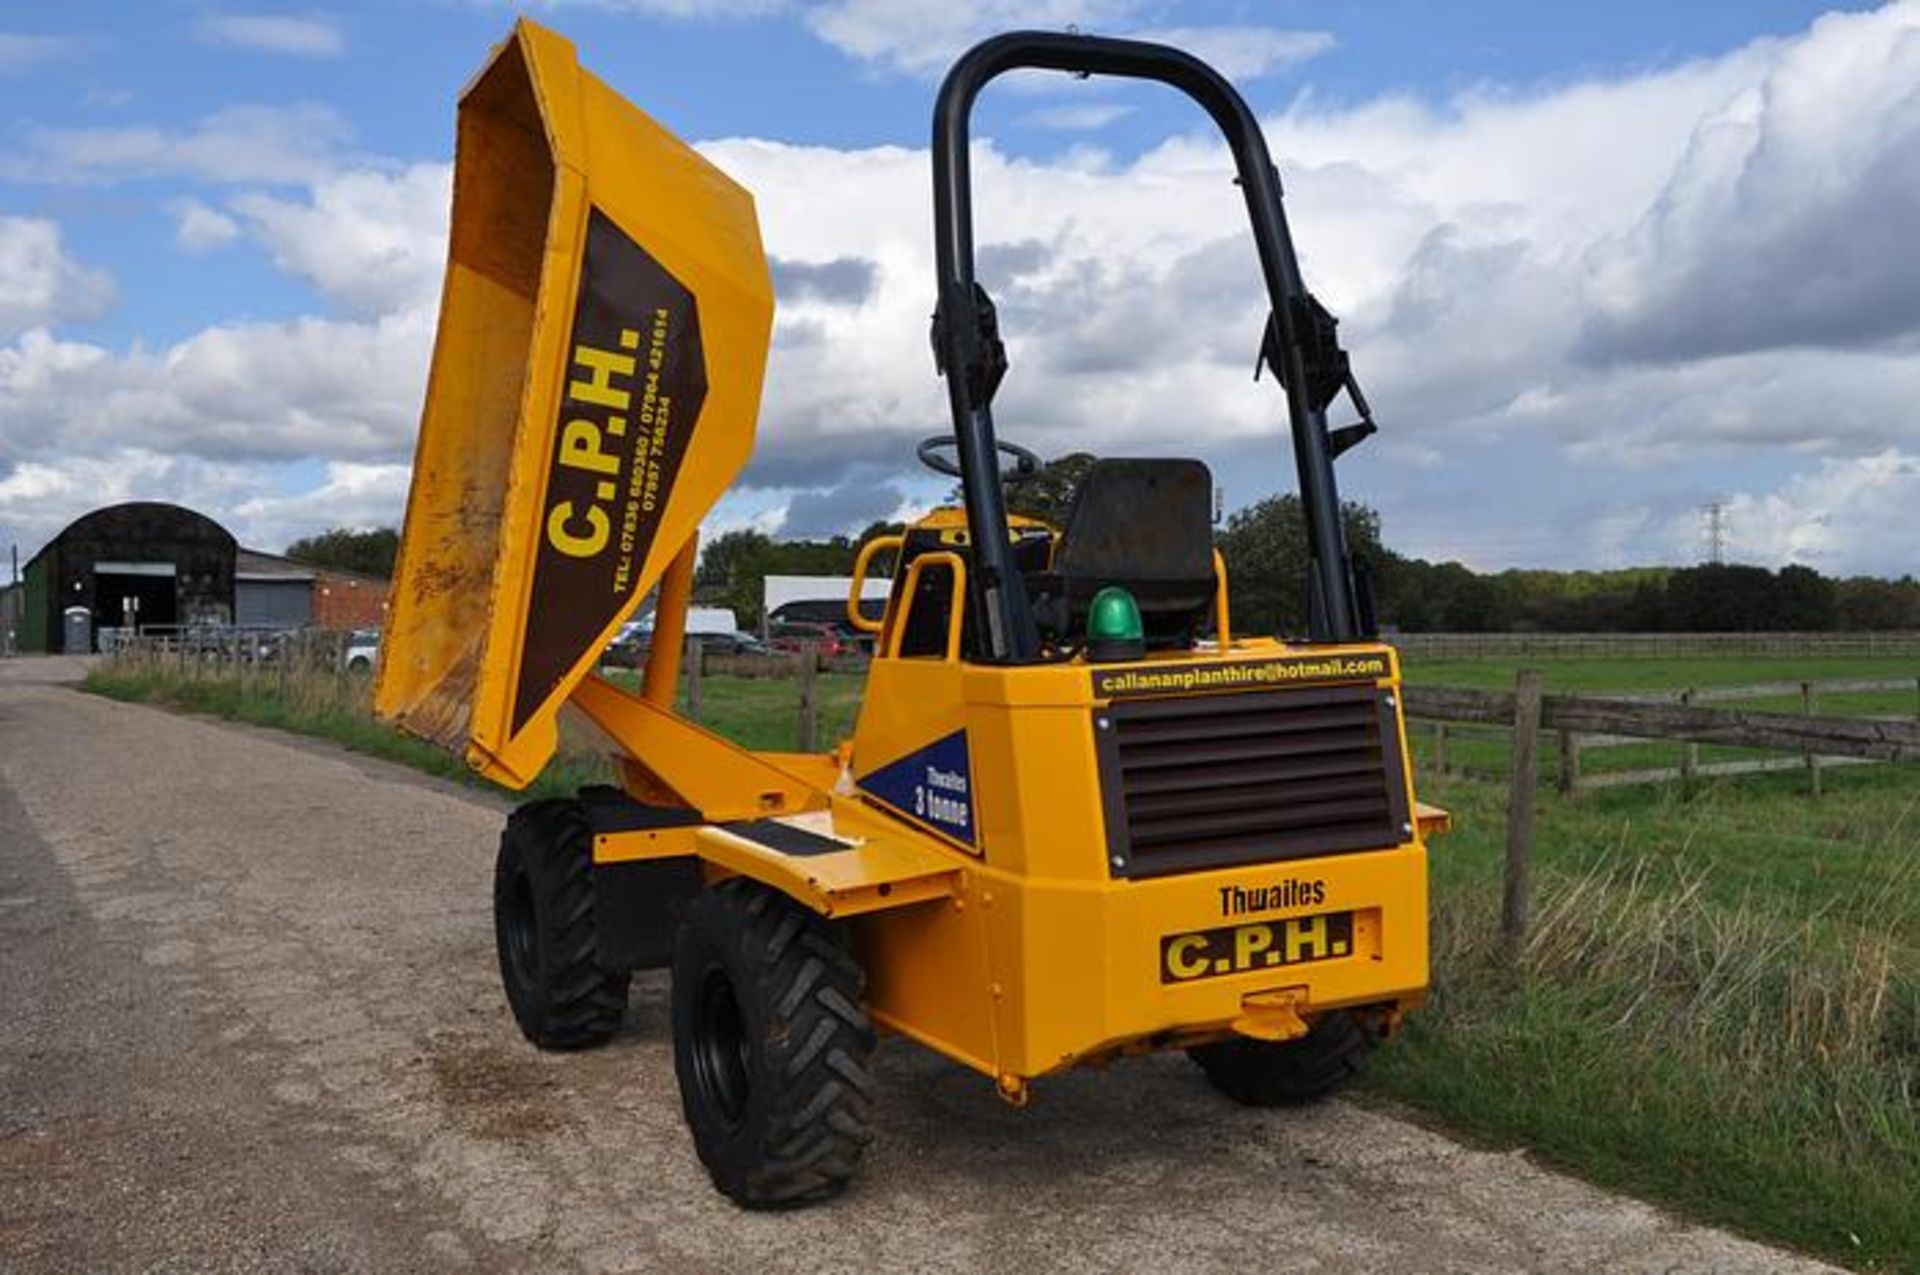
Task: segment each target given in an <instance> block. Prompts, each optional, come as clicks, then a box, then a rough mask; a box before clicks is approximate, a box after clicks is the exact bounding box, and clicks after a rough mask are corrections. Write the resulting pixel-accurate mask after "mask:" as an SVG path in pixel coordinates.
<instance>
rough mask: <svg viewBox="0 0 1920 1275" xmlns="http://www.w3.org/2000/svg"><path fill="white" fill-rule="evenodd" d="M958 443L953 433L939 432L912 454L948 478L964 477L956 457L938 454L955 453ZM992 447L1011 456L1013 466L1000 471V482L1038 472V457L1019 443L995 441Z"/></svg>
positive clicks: (923, 463)
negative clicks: (951, 457) (953, 458)
mask: <svg viewBox="0 0 1920 1275" xmlns="http://www.w3.org/2000/svg"><path fill="white" fill-rule="evenodd" d="M959 445H960V440H959V439H957V438H955V437H954V436H953V435H951V434H940V435H938V436H936V437H933V438H929V439H926V440H925V441H923V442H922V443H921V444H920V446H918V447H916V448H915V449H914V455H916V456H918V457H919V458H920V463H921V464H922V465H925V466H926V467H927V468H928V469H931V470H932V471H933V472H934V473H936V474H945V475H946V476H947V477H948V478H961V477H964V475H962V474H961V472H960V462H959V461H958V460H957V459H955V460H948V459H947V458H946V457H945V456H942V455H941V454H940V453H941V452H943V451H948V450H951V451H954V452H955V453H956V455H957V454H958V450H959ZM993 447H994V450H995V451H1001V452H1005V453H1006V454H1007V455H1009V456H1011V457H1013V468H1012V469H1003V470H1001V471H1000V481H1001V482H1007V483H1014V482H1019V481H1020V480H1021V479H1023V478H1031V477H1033V476H1034V475H1035V474H1037V473H1039V472H1040V458H1039V457H1038V456H1036V455H1034V454H1033V453H1032V452H1030V451H1028V450H1027V449H1026V448H1024V447H1022V446H1020V444H1018V443H1002V442H998V441H996V442H995V443H994V445H993Z"/></svg>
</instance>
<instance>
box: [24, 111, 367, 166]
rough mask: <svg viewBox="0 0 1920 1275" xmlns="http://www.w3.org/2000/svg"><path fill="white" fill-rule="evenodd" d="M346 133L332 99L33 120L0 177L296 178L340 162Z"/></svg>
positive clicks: (344, 125)
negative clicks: (112, 119) (159, 119)
mask: <svg viewBox="0 0 1920 1275" xmlns="http://www.w3.org/2000/svg"><path fill="white" fill-rule="evenodd" d="M351 135H352V130H351V129H350V128H349V127H348V126H347V122H346V120H345V119H344V118H343V117H342V116H341V115H340V113H339V112H338V111H337V110H335V109H334V108H332V107H330V106H322V105H318V104H315V103H302V104H298V105H293V106H230V107H226V108H224V109H222V110H218V111H215V112H213V113H212V114H210V115H207V116H204V117H203V118H201V119H200V120H199V121H197V122H196V123H195V124H193V125H192V126H191V127H189V128H185V129H163V128H153V127H125V128H33V129H29V130H27V132H26V134H25V137H24V139H23V142H22V144H20V145H19V146H17V147H15V148H13V149H12V150H9V151H0V177H3V178H6V179H9V180H12V181H17V182H23V183H44V182H62V183H65V182H95V183H98V182H115V181H124V180H127V179H129V178H149V177H185V178H191V179H194V180H196V181H202V182H207V183H211V184H214V185H249V184H257V183H268V184H273V185H297V184H300V183H303V182H310V181H316V180H319V179H321V178H323V177H325V176H327V175H328V174H330V173H332V172H334V171H336V170H337V169H338V168H339V167H341V165H342V164H343V163H344V162H345V156H344V155H343V151H344V148H345V146H346V143H347V142H348V140H349V139H350V137H351Z"/></svg>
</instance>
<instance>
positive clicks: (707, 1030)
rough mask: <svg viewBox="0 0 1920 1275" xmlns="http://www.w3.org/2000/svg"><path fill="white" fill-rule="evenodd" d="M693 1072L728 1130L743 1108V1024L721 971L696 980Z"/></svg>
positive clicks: (745, 1088) (745, 1073)
mask: <svg viewBox="0 0 1920 1275" xmlns="http://www.w3.org/2000/svg"><path fill="white" fill-rule="evenodd" d="M693 1071H694V1075H695V1077H696V1078H697V1079H698V1080H699V1083H700V1093H701V1096H702V1097H703V1098H704V1099H705V1101H706V1105H707V1106H708V1108H709V1109H711V1110H712V1111H713V1112H714V1113H715V1114H716V1115H718V1116H719V1117H720V1118H721V1120H722V1121H724V1122H725V1124H726V1126H727V1127H728V1128H729V1129H731V1128H733V1127H735V1126H737V1125H738V1124H739V1123H740V1119H741V1117H742V1116H744V1115H745V1114H746V1111H747V1091H748V1088H749V1085H750V1081H749V1079H748V1071H747V1025H746V1022H745V1020H743V1019H742V1018H741V1016H740V1002H739V1000H738V999H736V998H735V996H734V994H733V982H732V980H730V979H729V978H728V977H727V975H726V971H725V970H720V969H711V970H708V971H707V974H706V977H705V978H703V979H701V980H700V1003H699V1005H698V1006H697V1007H696V1013H695V1015H694V1040H693Z"/></svg>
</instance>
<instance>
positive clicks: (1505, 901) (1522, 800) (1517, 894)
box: [1500, 669, 1540, 956]
mask: <svg viewBox="0 0 1920 1275" xmlns="http://www.w3.org/2000/svg"><path fill="white" fill-rule="evenodd" d="M1539 753H1540V671H1539V670H1538V669H1521V670H1520V676H1519V677H1518V678H1517V679H1515V681H1514V687H1513V762H1512V770H1513V773H1512V775H1511V777H1510V780H1511V782H1510V786H1509V789H1508V794H1507V872H1506V883H1505V888H1504V890H1503V892H1502V896H1501V906H1500V936H1501V938H1502V940H1503V941H1504V942H1505V945H1506V948H1507V953H1508V955H1509V956H1516V955H1518V954H1519V950H1520V945H1521V944H1522V943H1523V942H1524V941H1525V940H1526V936H1527V912H1528V908H1529V906H1530V904H1531V901H1532V893H1533V790H1534V786H1535V783H1536V780H1537V769H1538V766H1539Z"/></svg>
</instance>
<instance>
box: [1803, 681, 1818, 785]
mask: <svg viewBox="0 0 1920 1275" xmlns="http://www.w3.org/2000/svg"><path fill="white" fill-rule="evenodd" d="M1800 710H1801V711H1802V712H1803V713H1805V714H1806V715H1807V716H1808V717H1812V716H1813V683H1812V682H1802V683H1800ZM1807 791H1808V792H1810V793H1812V794H1813V795H1814V796H1816V797H1818V796H1819V795H1820V754H1819V753H1816V752H1813V751H1812V750H1808V752H1807Z"/></svg>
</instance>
